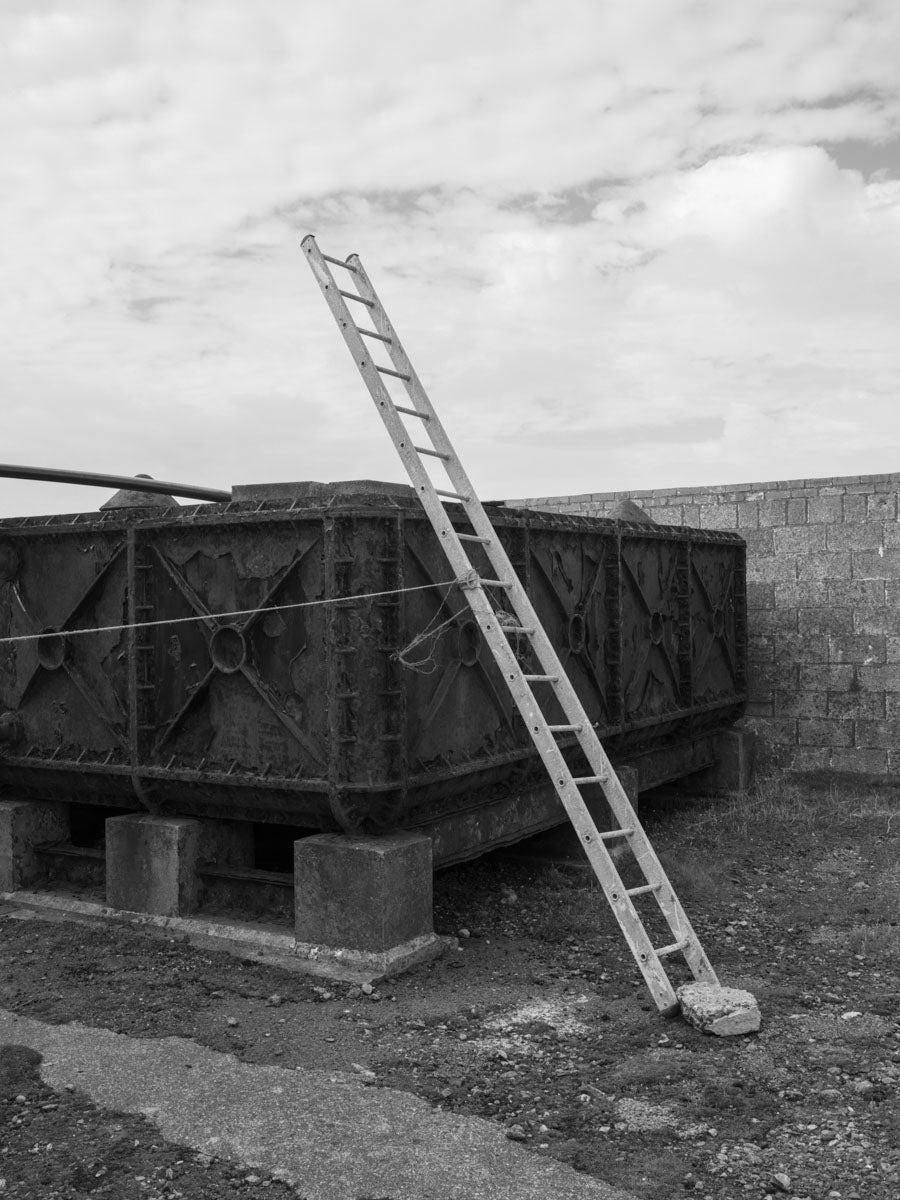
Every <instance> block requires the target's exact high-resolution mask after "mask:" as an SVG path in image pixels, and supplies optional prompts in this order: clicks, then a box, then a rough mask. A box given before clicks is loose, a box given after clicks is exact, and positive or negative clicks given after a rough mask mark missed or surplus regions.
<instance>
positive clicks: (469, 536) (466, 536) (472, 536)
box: [400, 409, 493, 546]
mask: <svg viewBox="0 0 900 1200" xmlns="http://www.w3.org/2000/svg"><path fill="white" fill-rule="evenodd" d="M400 411H401V412H402V411H403V409H401V410H400ZM438 495H439V496H440V495H442V493H441V492H438ZM456 536H457V537H458V538H459V540H460V541H461V542H481V544H482V546H489V545H490V544H491V542H492V541H493V538H483V537H479V536H478V534H477V533H457V535H456Z"/></svg>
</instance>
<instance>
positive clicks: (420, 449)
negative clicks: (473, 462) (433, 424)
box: [413, 446, 451, 462]
mask: <svg viewBox="0 0 900 1200" xmlns="http://www.w3.org/2000/svg"><path fill="white" fill-rule="evenodd" d="M413 450H418V452H419V453H420V454H430V455H431V457H432V458H442V459H443V460H444V462H449V461H450V458H451V455H449V454H444V452H443V451H442V450H429V449H428V447H427V446H413Z"/></svg>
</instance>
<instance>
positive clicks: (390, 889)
mask: <svg viewBox="0 0 900 1200" xmlns="http://www.w3.org/2000/svg"><path fill="white" fill-rule="evenodd" d="M294 918H295V921H294V925H295V934H296V938H297V943H298V952H301V953H302V952H304V951H303V948H304V947H305V948H306V953H308V955H309V956H310V957H331V958H334V959H336V960H338V961H342V962H345V963H348V964H351V963H352V964H356V965H365V964H368V965H369V966H370V967H371V968H372V970H373V972H375V973H378V974H386V973H389V972H390V971H397V970H402V969H404V968H405V967H408V966H411V965H412V964H413V962H416V961H421V960H422V959H424V958H429V957H432V956H433V955H434V954H436V953H440V952H441V950H442V949H443V944H442V943H441V942H440V939H438V938H437V937H435V934H434V925H433V918H432V861H431V839H430V838H428V837H425V836H424V835H422V834H418V833H394V834H389V835H387V836H385V837H355V836H352V835H349V834H339V833H322V834H316V835H314V836H313V837H307V838H301V839H300V840H299V841H296V842H295V843H294Z"/></svg>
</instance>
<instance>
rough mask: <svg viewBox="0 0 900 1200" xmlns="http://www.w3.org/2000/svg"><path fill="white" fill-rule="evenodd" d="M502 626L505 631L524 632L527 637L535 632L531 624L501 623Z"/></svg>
mask: <svg viewBox="0 0 900 1200" xmlns="http://www.w3.org/2000/svg"><path fill="white" fill-rule="evenodd" d="M500 628H501V629H502V630H503V632H504V633H524V634H525V635H526V636H527V637H530V636H531V635H532V634H533V633H534V629H532V628H531V626H529V625H501V626H500Z"/></svg>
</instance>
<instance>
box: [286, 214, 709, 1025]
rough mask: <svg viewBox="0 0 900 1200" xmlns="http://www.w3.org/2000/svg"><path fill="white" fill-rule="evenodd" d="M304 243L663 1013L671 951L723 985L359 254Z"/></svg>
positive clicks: (668, 1003)
mask: <svg viewBox="0 0 900 1200" xmlns="http://www.w3.org/2000/svg"><path fill="white" fill-rule="evenodd" d="M302 244H303V249H304V251H305V253H306V256H307V259H308V261H309V265H310V267H311V268H312V271H313V274H314V275H315V277H316V280H317V281H318V284H319V287H320V288H321V289H322V293H323V295H324V296H325V300H326V301H327V303H328V307H329V308H330V309H331V312H332V314H333V316H334V318H335V320H336V321H337V324H338V327H339V329H340V331H341V333H342V334H343V337H344V341H345V342H346V343H347V346H348V347H349V349H350V352H351V354H352V355H353V358H354V360H355V362H356V365H357V367H358V368H359V372H360V374H361V375H362V377H363V380H364V381H365V384H366V386H367V387H368V389H369V393H370V394H371V396H372V399H373V400H374V401H375V406H376V408H377V409H378V411H379V413H380V414H381V417H382V420H383V421H384V424H385V425H386V426H387V430H388V433H389V434H390V435H391V439H392V441H393V443H394V446H395V447H396V449H397V452H398V454H399V455H400V458H401V459H402V461H403V465H404V466H405V467H406V470H407V473H408V474H409V477H410V480H411V481H412V484H413V486H414V488H415V490H416V493H417V495H418V497H419V499H420V500H421V502H422V505H423V507H424V508H425V511H426V513H427V514H428V517H429V519H430V521H431V524H432V526H433V527H434V530H435V533H436V534H437V537H438V539H439V541H440V543H441V545H442V547H443V549H444V553H445V554H446V556H447V558H448V559H449V561H450V565H451V567H452V568H453V571H454V573H455V577H456V581H457V583H458V585H459V586H460V588H461V589H462V591H463V595H464V596H465V597H466V599H467V600H468V603H469V607H470V608H471V610H472V612H473V614H474V616H475V619H476V621H477V622H478V625H479V627H480V629H481V632H482V634H483V635H484V640H485V642H486V643H487V645H488V647H489V649H490V651H491V653H492V655H493V657H494V660H495V662H496V663H497V665H498V667H499V668H500V671H501V672H502V674H503V676H504V679H505V682H506V685H507V687H508V688H509V691H510V693H511V694H512V697H513V699H514V700H515V703H516V705H517V707H518V709H519V712H520V713H521V715H522V717H523V719H524V721H525V724H526V725H527V727H528V730H529V733H530V734H531V737H532V740H533V741H534V744H535V746H536V747H537V750H538V752H539V754H540V756H541V758H542V760H543V762H544V765H545V767H546V768H547V771H548V773H549V775H550V778H551V780H552V782H553V785H554V787H555V788H556V791H557V794H558V795H559V798H560V800H561V801H562V804H563V807H564V808H565V810H566V813H567V814H568V817H569V820H570V821H571V823H572V825H573V826H574V828H575V831H576V833H577V834H578V837H579V840H580V842H581V844H582V846H583V847H584V850H585V852H586V854H587V856H588V859H589V861H590V864H591V866H592V868H593V870H594V873H595V874H596V876H597V879H598V880H599V882H600V886H601V887H602V888H603V892H604V894H605V896H606V899H607V901H608V903H609V905H610V907H611V909H612V911H613V913H614V914H615V917H616V919H617V920H618V922H619V925H620V927H621V929H622V932H623V933H624V935H625V939H626V941H627V942H628V946H629V948H630V950H631V952H632V954H633V955H634V958H635V960H636V962H637V964H638V967H639V968H640V970H641V973H642V974H643V976H644V979H645V981H646V983H647V987H648V988H649V990H650V993H651V995H652V996H653V999H654V1001H655V1002H656V1005H657V1007H658V1008H659V1009H660V1011H662V1012H672V1011H674V1010H675V1009H677V1008H678V1000H677V997H676V995H675V989H674V988H673V986H672V983H671V981H670V980H669V978H668V976H667V974H666V971H665V968H664V966H663V963H662V959H664V958H666V957H667V956H669V955H673V954H678V953H681V954H683V956H684V958H685V961H686V962H687V965H688V967H689V968H690V970H691V972H692V974H693V976H694V978H695V979H697V980H699V981H700V982H703V983H711V984H717V983H718V979H717V978H716V973H715V971H714V970H713V968H712V966H711V964H710V962H709V960H708V958H707V957H706V954H705V952H704V950H703V947H702V946H701V944H700V941H699V939H698V937H697V935H696V933H695V932H694V930H693V929H692V927H691V923H690V921H689V920H688V918H687V916H686V914H685V912H684V910H683V908H682V907H681V904H680V902H679V900H678V897H677V896H676V894H675V890H674V888H673V887H672V885H671V883H670V882H669V880H668V878H667V876H666V873H665V871H664V870H663V868H662V865H661V864H660V861H659V859H658V858H657V856H656V853H655V851H654V850H653V847H652V846H651V844H650V841H649V839H648V837H647V835H646V833H645V832H644V830H643V828H642V827H641V824H640V822H639V821H638V818H637V814H636V813H635V811H634V808H633V807H632V805H631V802H630V801H629V799H628V796H627V795H626V793H625V789H624V788H623V787H622V784H621V782H620V781H619V779H618V776H617V775H616V773H615V771H614V770H613V767H612V765H611V763H610V761H609V759H608V757H607V755H606V752H605V751H604V749H603V747H602V746H601V744H600V740H599V738H598V737H597V734H596V731H595V730H594V728H593V726H592V725H591V723H590V720H589V718H588V716H587V713H586V712H585V711H584V708H583V707H582V704H581V701H580V700H579V699H578V696H577V695H576V692H575V689H574V687H573V686H572V684H571V682H570V681H569V679H568V677H567V675H566V673H565V669H564V668H563V666H562V663H561V662H560V660H559V658H558V657H557V654H556V651H555V650H554V649H553V646H552V644H551V642H550V639H549V638H548V637H547V634H546V632H545V630H544V629H543V627H542V625H541V623H540V621H539V619H538V616H537V613H536V612H535V610H534V608H533V607H532V604H531V601H530V600H529V598H528V596H527V594H526V592H525V588H524V587H523V586H522V583H521V582H520V581H519V579H518V577H517V576H516V573H515V570H514V569H513V566H512V564H511V563H510V561H509V558H508V557H507V554H506V551H505V550H504V549H503V547H502V545H501V544H500V540H499V538H498V536H497V533H496V531H495V530H494V527H493V526H492V525H491V522H490V519H489V518H488V516H487V513H486V512H485V510H484V508H483V507H482V505H481V502H480V501H479V499H478V497H477V496H476V495H475V491H474V488H473V487H472V484H471V483H470V481H469V478H468V476H467V475H466V473H465V471H464V470H463V467H462V465H461V463H460V461H459V459H458V458H457V456H456V452H455V450H454V449H453V446H452V445H451V444H450V439H449V438H448V437H447V434H446V433H445V431H444V427H443V425H442V424H441V423H440V421H439V420H438V416H437V413H436V412H435V410H434V408H433V407H432V404H431V401H430V400H429V398H428V396H427V394H426V392H425V389H424V388H423V387H422V384H421V382H420V381H419V377H418V376H417V375H416V372H415V371H414V370H413V367H412V364H411V363H410V361H409V359H408V358H407V356H406V352H405V351H404V349H403V347H402V345H401V344H400V340H399V338H398V337H397V334H396V333H395V332H394V328H393V326H392V325H391V323H390V321H389V320H388V317H387V314H386V313H385V311H384V308H383V307H382V305H381V303H380V301H379V299H378V296H377V295H376V293H375V289H374V288H373V287H372V284H371V282H370V281H369V277H368V275H367V274H366V272H365V270H364V269H363V266H362V263H361V262H360V261H359V257H358V256H357V255H355V254H351V255H350V256H349V257H348V258H347V259H346V260H344V259H339V258H332V257H330V256H329V255H327V254H323V253H322V251H321V250H320V249H319V247H318V246H317V244H316V241H315V238H314V237H313V235H312V234H309V235H307V236H306V237H305V238H304V239H303V243H302ZM329 264H330V265H329ZM332 266H334V267H339V268H340V269H341V270H342V271H344V272H346V273H347V275H348V276H349V279H348V280H347V281H344V280H342V283H349V282H352V283H353V284H354V285H355V290H348V288H347V286H344V287H341V286H340V285H339V284H338V283H337V282H336V281H335V278H334V275H333V273H332V270H331V267H332ZM348 302H349V303H348ZM350 304H353V305H354V306H356V308H357V309H359V310H360V312H367V313H368V316H369V318H370V319H371V322H372V325H373V326H374V329H373V328H367V327H366V326H364V325H360V324H357V321H356V320H355V318H354V316H353V315H352V314H351V309H350V306H349V305H350ZM364 339H366V340H369V341H374V342H379V343H381V345H383V346H384V347H385V349H386V351H387V354H388V356H389V358H390V361H391V364H392V365H391V366H390V367H387V366H382V365H379V364H378V363H376V362H375V360H374V359H373V358H372V355H371V353H370V352H369V349H368V346H367V344H366V340H364ZM385 376H387V377H389V378H393V379H397V380H399V381H400V382H402V384H403V386H404V387H405V389H406V393H407V395H408V397H409V400H410V405H409V406H405V405H399V404H396V403H395V402H394V399H393V397H392V395H391V393H390V392H389V391H388V388H387V386H386V383H385V378H384V377H385ZM395 386H396V385H395ZM404 418H405V419H406V420H408V421H410V422H415V423H416V427H417V430H418V429H421V430H422V431H424V433H425V435H426V438H427V440H428V441H429V442H430V443H431V444H430V445H425V446H423V445H417V444H415V441H414V436H413V435H411V434H410V432H409V430H408V429H407V426H406V423H405V420H404ZM415 440H416V441H421V440H422V439H421V438H417V439H415ZM423 456H427V457H429V458H434V459H437V460H438V461H439V462H440V463H442V464H443V469H444V472H445V474H446V475H447V477H448V479H449V480H450V484H451V488H452V490H450V489H446V488H439V487H436V486H435V485H434V483H433V482H432V479H431V476H430V474H429V473H428V471H427V470H426V467H425V463H424V462H423ZM443 500H450V501H456V502H457V503H458V504H459V505H460V506H461V507H462V509H463V510H464V511H465V514H466V516H467V517H468V519H469V522H470V524H471V527H472V529H473V530H474V532H473V533H462V532H460V531H458V530H457V529H455V528H454V526H453V524H452V522H451V520H450V517H449V516H448V513H447V512H446V510H445V507H444V504H443ZM464 543H471V544H473V545H474V546H476V547H481V550H482V551H483V553H484V554H485V555H486V557H487V559H488V561H489V563H490V564H491V569H492V570H493V572H494V578H493V579H488V578H484V577H482V576H481V575H480V573H479V572H478V571H477V570H476V569H475V567H474V565H473V563H472V561H471V560H470V558H469V556H468V554H467V552H466V549H465V545H464ZM489 590H491V591H497V590H499V591H501V592H502V593H503V595H504V598H505V600H506V601H508V604H509V607H510V608H511V609H512V611H513V613H514V614H515V619H514V621H512V622H510V623H508V624H507V623H505V622H504V621H503V620H502V618H501V617H499V616H498V613H497V611H496V610H495V608H494V606H493V604H492V603H491V600H490V598H489V594H488V592H489ZM511 637H513V638H515V639H516V640H518V639H525V641H526V642H527V643H528V645H529V647H530V649H531V651H532V653H533V656H534V660H535V661H536V662H537V663H538V665H539V672H537V673H534V674H532V673H529V672H526V671H525V670H523V668H522V665H521V664H520V662H519V659H518V657H517V654H516V651H515V650H514V648H513V646H512V645H511V644H510V640H509V639H510V638H511ZM538 688H541V689H544V695H545V697H546V693H547V692H548V691H549V692H551V693H552V695H553V696H555V698H556V700H557V701H558V704H559V706H560V707H561V709H562V712H563V714H564V718H565V722H564V723H561V724H552V725H551V724H550V723H549V722H548V721H547V719H546V718H545V716H544V712H543V710H542V707H541V704H540V703H539V701H538V695H537V689H538ZM565 734H574V735H575V736H576V738H577V740H578V743H579V745H580V747H581V750H582V752H583V754H584V756H585V758H586V759H587V762H588V765H589V774H587V775H584V776H576V775H573V773H572V772H571V771H570V769H569V767H568V765H567V763H566V761H565V758H564V757H563V752H562V749H561V748H560V746H559V743H558V742H557V735H565ZM590 784H599V785H600V786H601V787H602V789H603V792H604V795H605V796H606V800H607V802H608V804H609V807H610V808H611V810H612V812H613V815H614V818H615V823H616V828H614V829H612V830H610V831H608V832H603V833H600V832H598V830H597V827H596V825H595V824H594V822H593V820H592V818H591V815H590V813H589V811H588V809H587V806H586V804H585V802H584V798H583V796H582V795H581V791H580V789H581V788H582V787H586V786H588V785H590ZM615 841H624V842H625V843H626V844H627V846H628V847H629V849H630V850H631V853H632V854H633V856H634V858H635V860H636V861H637V863H638V865H639V867H640V869H641V871H642V873H643V877H644V878H645V879H646V883H643V884H641V885H640V886H639V887H631V888H629V887H626V886H625V884H624V882H623V881H622V878H621V876H620V874H619V872H618V869H617V868H616V865H615V863H614V862H613V859H612V857H611V855H610V853H609V851H608V849H607V844H608V843H612V842H615ZM645 895H646V896H650V895H652V896H653V897H654V899H655V900H656V902H657V904H658V905H659V908H660V910H661V912H662V914H663V916H664V918H665V920H666V922H667V924H668V926H669V929H670V930H671V932H672V936H673V941H672V942H671V943H670V944H669V945H666V946H658V947H654V946H653V944H652V942H651V940H650V937H649V935H648V933H647V931H646V929H645V928H644V924H643V922H642V920H641V918H640V916H639V914H638V911H637V909H636V908H635V905H634V900H635V899H637V898H638V897H640V896H645Z"/></svg>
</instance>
